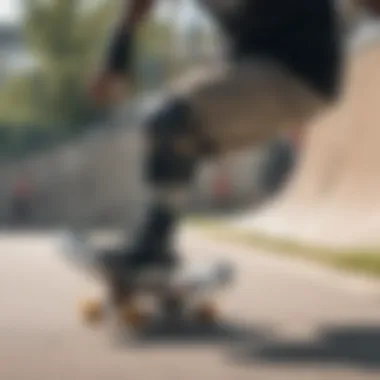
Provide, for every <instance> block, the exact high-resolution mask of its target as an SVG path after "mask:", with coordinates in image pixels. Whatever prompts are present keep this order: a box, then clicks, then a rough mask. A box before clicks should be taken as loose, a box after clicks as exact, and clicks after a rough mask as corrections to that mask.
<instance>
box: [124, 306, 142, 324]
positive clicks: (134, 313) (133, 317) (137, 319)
mask: <svg viewBox="0 0 380 380" xmlns="http://www.w3.org/2000/svg"><path fill="white" fill-rule="evenodd" d="M120 319H121V322H122V323H123V324H124V325H127V326H129V327H132V328H133V329H140V328H142V327H144V326H145V325H146V324H147V322H148V316H147V314H146V313H143V312H142V311H140V310H138V309H137V308H135V307H132V306H127V307H124V308H122V309H121V311H120Z"/></svg>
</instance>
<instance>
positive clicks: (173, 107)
mask: <svg viewBox="0 0 380 380" xmlns="http://www.w3.org/2000/svg"><path fill="white" fill-rule="evenodd" d="M147 128H148V130H147V133H148V139H149V141H150V143H151V144H150V152H149V153H148V154H149V156H148V158H147V161H146V169H145V173H146V176H147V180H148V181H149V182H151V183H153V184H155V185H161V184H165V185H168V184H171V183H173V184H178V183H186V182H188V181H190V180H191V179H192V177H193V172H194V169H195V166H196V164H197V162H198V161H199V159H200V155H201V152H200V148H201V143H200V141H201V138H200V134H199V124H197V120H196V117H195V114H194V113H193V112H192V110H191V107H190V106H189V105H188V104H186V102H185V101H181V100H173V101H171V102H170V103H168V104H166V105H165V106H164V107H163V108H161V109H160V110H159V111H158V112H157V113H155V114H154V115H153V117H151V119H150V120H149V121H148V124H147ZM179 141H181V142H182V143H183V142H185V143H188V144H189V145H191V146H192V148H193V149H191V150H190V151H186V152H184V151H183V150H182V149H181V148H180V147H179V145H178V144H179Z"/></svg>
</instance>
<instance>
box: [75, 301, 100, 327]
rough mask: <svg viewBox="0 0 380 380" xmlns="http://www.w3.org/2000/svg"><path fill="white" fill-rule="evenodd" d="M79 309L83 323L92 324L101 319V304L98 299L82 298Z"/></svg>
mask: <svg viewBox="0 0 380 380" xmlns="http://www.w3.org/2000/svg"><path fill="white" fill-rule="evenodd" d="M79 311H80V315H81V317H82V320H83V321H84V322H85V323H88V324H91V325H94V324H97V323H99V322H101V321H102V319H103V314H104V313H103V306H102V303H101V301H100V300H84V301H81V303H80V304H79Z"/></svg>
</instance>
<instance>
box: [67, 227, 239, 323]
mask: <svg viewBox="0 0 380 380" xmlns="http://www.w3.org/2000/svg"><path fill="white" fill-rule="evenodd" d="M63 243H64V245H63V249H62V252H63V254H64V257H65V259H66V260H68V261H70V262H71V264H73V265H75V266H76V267H77V268H79V269H81V270H82V271H83V273H86V274H90V275H91V276H93V277H94V278H96V279H97V280H98V281H100V282H101V283H102V284H103V285H104V286H105V290H106V295H105V297H104V299H103V300H99V299H97V300H90V299H87V300H85V301H84V302H82V303H81V305H80V314H81V317H82V319H83V320H84V321H85V322H86V323H92V324H93V323H97V322H100V321H102V320H104V318H105V317H106V316H107V315H108V316H109V315H110V314H112V315H114V316H116V317H117V319H118V320H119V322H121V323H122V324H124V325H126V326H129V327H132V328H141V327H143V326H145V325H147V324H148V322H149V320H150V319H152V317H153V316H155V315H160V316H163V317H167V318H170V319H173V318H174V319H176V320H181V319H186V318H188V317H192V318H194V319H195V320H196V321H197V322H201V323H213V322H215V321H216V319H217V311H216V307H215V305H214V302H213V301H214V299H215V296H216V293H217V292H218V291H222V290H223V289H225V288H226V287H227V286H228V285H230V284H231V282H232V279H233V266H232V265H231V264H230V263H228V262H224V261H216V262H213V263H210V264H205V265H187V266H186V265H185V266H179V267H176V268H172V269H169V268H158V267H151V268H145V269H144V270H143V271H139V272H131V271H128V270H126V269H125V268H120V266H118V265H114V264H113V263H112V260H110V259H109V257H108V256H107V253H105V251H102V250H96V249H95V248H94V247H93V246H92V245H91V244H90V243H89V241H88V240H87V238H86V237H84V236H80V235H78V234H75V233H73V232H67V233H65V235H64V238H63ZM143 300H144V301H145V304H144V302H142V301H143ZM146 301H148V302H146ZM149 301H150V302H149ZM152 304H153V305H152ZM147 305H149V307H148V306H147ZM107 312H108V313H107Z"/></svg>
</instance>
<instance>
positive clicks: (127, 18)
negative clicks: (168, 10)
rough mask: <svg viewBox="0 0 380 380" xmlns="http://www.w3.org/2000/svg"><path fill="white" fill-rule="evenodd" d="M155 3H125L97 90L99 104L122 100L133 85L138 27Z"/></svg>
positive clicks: (151, 0)
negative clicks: (127, 88) (127, 89)
mask: <svg viewBox="0 0 380 380" xmlns="http://www.w3.org/2000/svg"><path fill="white" fill-rule="evenodd" d="M153 4H154V0H130V1H125V5H124V7H123V9H122V15H121V17H120V21H119V24H118V25H117V26H116V28H115V30H114V33H113V35H112V37H111V41H110V45H109V48H108V51H107V53H106V54H107V55H106V59H105V62H104V65H103V68H102V71H101V73H100V75H99V76H98V77H97V78H96V81H95V84H94V87H93V93H92V95H93V98H94V100H95V101H96V102H97V103H98V104H104V103H110V102H112V101H114V100H118V99H120V98H121V97H122V96H123V95H125V90H126V87H128V84H129V85H131V77H132V74H131V71H132V63H133V58H134V39H135V32H136V28H137V26H138V25H139V24H140V22H141V21H142V20H143V18H144V17H145V16H146V15H147V14H148V12H149V11H150V9H151V8H152V6H153ZM126 82H129V83H126Z"/></svg>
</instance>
